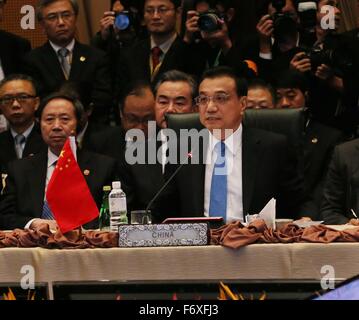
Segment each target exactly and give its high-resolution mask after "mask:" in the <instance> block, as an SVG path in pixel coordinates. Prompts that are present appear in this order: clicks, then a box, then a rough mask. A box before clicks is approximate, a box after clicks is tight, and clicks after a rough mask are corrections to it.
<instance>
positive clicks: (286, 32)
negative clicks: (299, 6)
mask: <svg viewBox="0 0 359 320" xmlns="http://www.w3.org/2000/svg"><path fill="white" fill-rule="evenodd" d="M285 4H286V1H285V0H272V6H273V8H275V9H276V12H275V13H274V14H273V15H272V20H273V28H274V31H273V36H274V38H275V39H276V41H278V42H279V43H285V42H287V41H288V40H289V39H293V37H296V35H297V24H296V21H295V20H294V19H293V17H292V16H291V15H290V14H289V13H287V12H283V8H284V7H285Z"/></svg>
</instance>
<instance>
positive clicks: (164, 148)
mask: <svg viewBox="0 0 359 320" xmlns="http://www.w3.org/2000/svg"><path fill="white" fill-rule="evenodd" d="M160 139H161V142H162V144H161V147H160V148H161V164H162V174H164V173H165V166H166V164H167V162H168V159H167V155H166V152H167V149H168V142H167V137H166V135H165V134H164V133H163V131H162V130H161V131H160Z"/></svg>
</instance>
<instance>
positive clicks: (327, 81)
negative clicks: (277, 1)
mask: <svg viewBox="0 0 359 320" xmlns="http://www.w3.org/2000/svg"><path fill="white" fill-rule="evenodd" d="M324 6H329V7H330V8H331V10H332V11H331V12H332V13H333V22H334V23H333V25H332V26H329V28H327V29H325V28H323V26H322V25H323V21H324V20H325V19H328V17H329V19H330V18H331V17H330V13H331V12H330V11H329V16H328V11H326V10H325V8H323V7H324ZM340 17H341V12H340V10H339V8H338V1H337V0H330V1H329V0H319V1H317V12H316V19H317V21H316V26H315V29H314V35H315V43H314V44H313V45H312V46H305V45H303V46H302V47H301V48H300V52H298V53H297V54H295V55H294V57H293V58H292V60H291V61H290V68H292V69H294V70H297V71H300V72H302V73H305V74H306V75H307V76H308V78H309V79H310V91H309V98H310V104H311V106H315V108H313V109H312V110H311V111H312V113H313V116H314V117H315V118H316V119H317V120H318V121H320V122H322V123H325V124H327V125H330V126H333V127H336V128H339V129H341V130H342V131H344V132H345V133H346V134H347V135H348V136H351V135H352V134H353V131H354V128H355V126H356V124H355V122H354V121H353V119H354V118H355V117H353V111H354V110H352V108H351V106H349V105H348V103H346V102H345V100H343V98H344V95H343V93H344V92H345V91H346V89H345V84H346V82H347V83H348V82H350V80H349V79H348V77H349V74H350V73H351V66H352V57H351V56H350V49H349V48H348V47H347V45H346V43H345V41H344V39H343V37H342V36H341V35H338V34H337V31H338V28H339V22H340ZM302 48H303V49H304V50H303V49H302ZM350 78H351V77H350Z"/></svg>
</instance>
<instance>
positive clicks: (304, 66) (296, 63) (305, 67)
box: [290, 52, 312, 73]
mask: <svg viewBox="0 0 359 320" xmlns="http://www.w3.org/2000/svg"><path fill="white" fill-rule="evenodd" d="M290 67H291V68H292V69H294V70H297V71H299V72H303V73H304V72H307V71H311V69H312V64H311V62H310V59H309V57H308V56H307V54H306V53H305V52H298V53H297V54H296V55H295V56H294V57H293V59H292V60H291V61H290Z"/></svg>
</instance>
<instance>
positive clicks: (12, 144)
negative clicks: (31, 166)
mask: <svg viewBox="0 0 359 320" xmlns="http://www.w3.org/2000/svg"><path fill="white" fill-rule="evenodd" d="M39 102H40V99H39V97H38V96H37V93H36V88H35V84H34V81H33V79H32V78H31V77H29V76H26V75H21V74H13V75H10V76H8V77H6V78H5V79H4V80H2V81H1V82H0V110H1V111H2V113H3V114H4V116H5V118H6V119H7V120H8V122H9V124H10V128H9V130H7V131H4V132H2V133H0V150H1V152H0V172H2V173H5V172H6V165H7V164H8V163H9V162H10V161H12V160H15V159H21V158H26V157H28V156H32V155H34V154H36V153H38V152H40V151H42V150H44V149H45V148H46V147H45V143H44V142H43V140H42V137H41V134H40V128H39V125H38V123H37V122H36V120H35V112H36V110H37V108H38V106H39Z"/></svg>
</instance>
